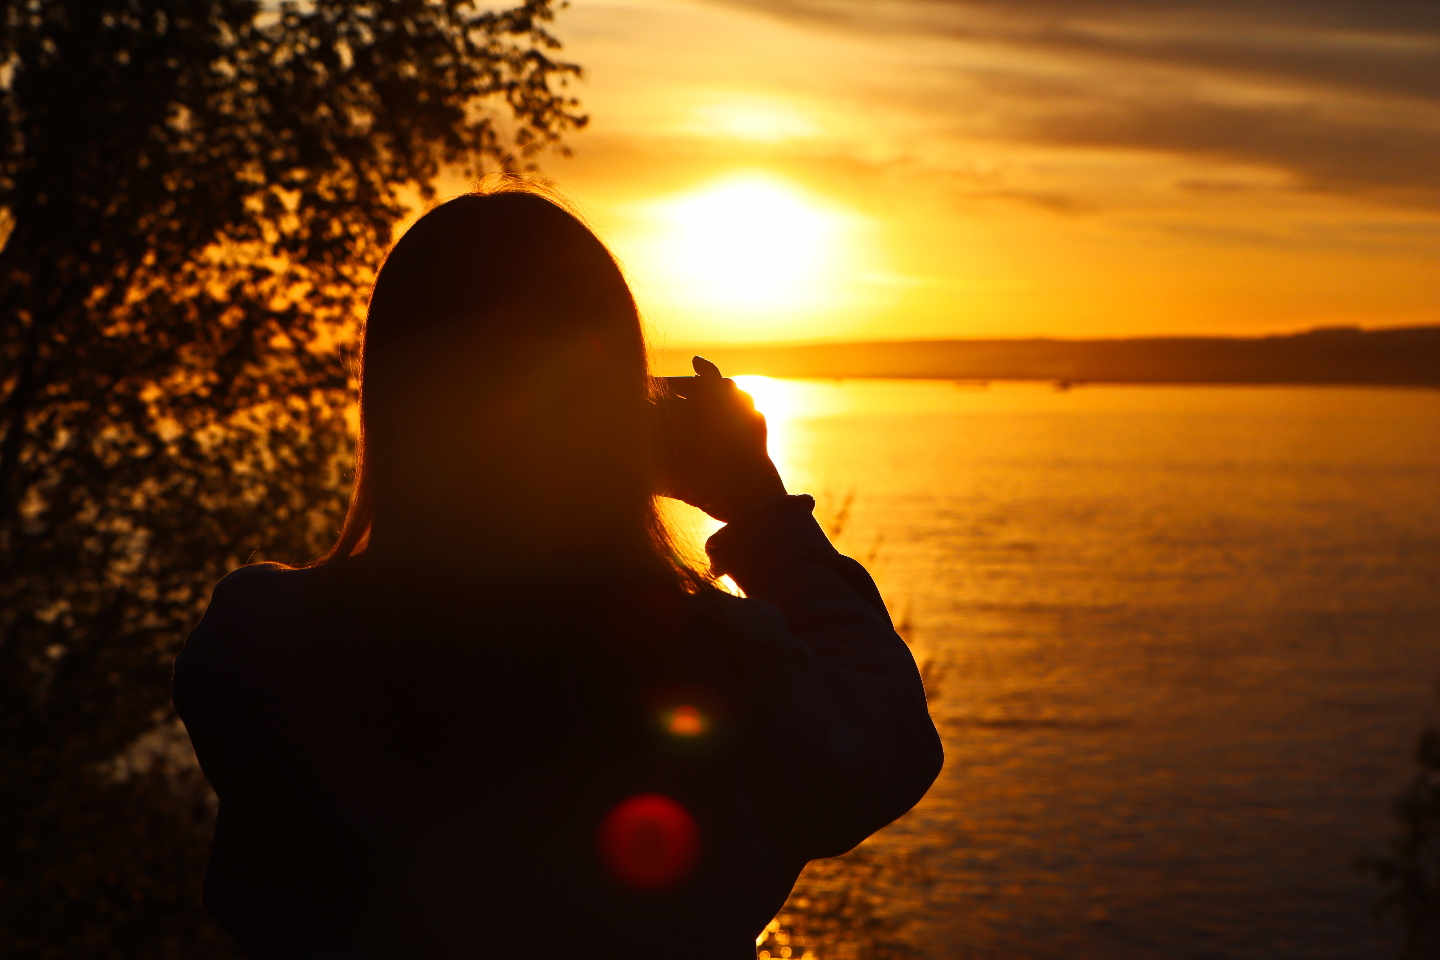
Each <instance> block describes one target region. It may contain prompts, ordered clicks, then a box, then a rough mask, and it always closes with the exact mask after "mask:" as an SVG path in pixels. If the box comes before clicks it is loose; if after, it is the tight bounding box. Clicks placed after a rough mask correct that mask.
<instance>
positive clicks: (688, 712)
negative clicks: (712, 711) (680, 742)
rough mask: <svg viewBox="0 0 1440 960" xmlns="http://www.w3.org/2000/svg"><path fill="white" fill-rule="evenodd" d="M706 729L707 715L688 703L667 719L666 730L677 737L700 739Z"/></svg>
mask: <svg viewBox="0 0 1440 960" xmlns="http://www.w3.org/2000/svg"><path fill="white" fill-rule="evenodd" d="M705 727H706V723H705V715H704V714H702V713H701V712H700V711H699V710H698V709H696V708H695V707H692V706H690V704H688V703H682V704H680V706H678V707H676V708H675V709H674V710H671V711H670V714H669V716H667V717H666V718H665V729H666V730H669V731H670V732H671V733H673V734H675V736H677V737H698V736H700V734H702V733H704V732H705Z"/></svg>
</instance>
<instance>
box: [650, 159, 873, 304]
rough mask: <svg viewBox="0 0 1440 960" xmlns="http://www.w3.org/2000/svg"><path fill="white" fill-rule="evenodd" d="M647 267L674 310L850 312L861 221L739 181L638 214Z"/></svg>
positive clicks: (774, 187) (748, 177)
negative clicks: (645, 234)
mask: <svg viewBox="0 0 1440 960" xmlns="http://www.w3.org/2000/svg"><path fill="white" fill-rule="evenodd" d="M639 208H640V209H639V212H641V213H642V214H644V215H645V217H646V219H648V220H650V221H651V227H652V230H651V235H650V242H649V243H648V244H647V245H646V246H647V253H648V255H647V256H646V257H645V258H644V259H645V261H646V263H645V264H644V265H645V266H648V267H649V268H650V269H651V271H653V272H654V273H655V274H656V275H657V276H656V279H657V280H658V282H659V284H660V285H661V286H662V287H663V288H664V290H665V292H666V293H667V294H668V295H669V296H670V297H672V298H673V299H674V300H675V301H676V302H677V304H680V305H683V306H684V307H686V308H688V309H690V310H695V311H700V312H704V313H707V314H709V315H711V316H716V315H722V316H728V317H734V318H770V319H774V318H775V317H777V316H779V315H789V316H793V315H795V314H803V313H814V312H816V311H818V310H824V309H827V308H834V307H838V306H845V305H848V303H849V300H850V296H849V289H848V286H847V281H848V279H849V276H850V274H851V273H852V272H853V267H854V264H855V263H856V260H857V241H858V234H860V233H861V232H863V229H864V228H865V227H866V226H867V221H866V218H864V217H862V216H861V215H859V214H857V213H853V212H850V211H846V210H843V209H839V208H837V207H835V206H833V205H830V204H827V203H826V202H825V201H823V200H820V199H818V198H815V197H814V196H812V195H811V194H810V193H809V192H808V191H806V190H804V189H803V188H801V187H799V186H797V185H795V184H792V183H790V182H787V181H785V180H783V179H781V178H779V177H775V176H771V175H768V174H762V173H742V174H734V175H731V176H728V177H724V178H722V179H719V180H715V181H711V182H710V183H708V184H705V185H703V186H701V187H699V188H697V189H695V190H692V191H689V192H686V193H683V194H679V195H677V196H673V197H666V198H661V199H659V200H655V201H650V202H648V203H645V204H641V205H639Z"/></svg>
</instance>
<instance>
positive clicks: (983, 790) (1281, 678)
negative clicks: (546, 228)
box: [697, 378, 1440, 960]
mask: <svg viewBox="0 0 1440 960" xmlns="http://www.w3.org/2000/svg"><path fill="white" fill-rule="evenodd" d="M743 379H744V380H745V381H746V385H747V386H748V387H749V388H751V389H752V391H753V392H754V393H755V394H756V396H757V400H758V402H759V404H760V406H761V407H762V409H765V410H766V411H767V413H768V415H769V417H770V421H771V425H772V450H773V452H774V453H775V455H776V458H777V460H778V461H779V462H780V464H781V467H782V470H783V472H784V473H785V475H786V478H787V480H788V481H789V483H790V487H791V489H792V490H795V491H808V492H811V493H814V494H815V495H816V496H817V498H818V500H819V501H820V510H819V513H820V515H821V516H822V518H823V519H824V520H825V521H826V522H827V523H828V524H830V525H832V526H833V527H835V528H836V529H837V531H838V537H837V542H838V543H839V545H840V547H841V549H842V550H844V551H846V552H847V553H850V554H851V555H852V556H855V557H857V558H859V559H861V560H862V561H866V562H867V563H868V565H869V566H870V567H871V569H872V571H873V572H874V573H875V576H876V579H877V581H878V582H879V584H880V586H881V589H882V591H883V592H884V594H885V596H886V598H887V601H888V602H889V604H890V605H891V608H892V611H893V612H894V613H895V614H896V616H897V619H903V620H906V621H908V623H909V624H910V628H911V629H910V634H911V638H912V639H913V641H914V643H915V646H916V649H917V651H918V652H920V654H921V655H922V656H927V657H933V658H935V659H937V661H938V662H940V663H942V664H943V665H944V666H945V667H946V673H945V675H944V678H943V683H942V685H941V689H940V693H939V696H938V697H936V698H935V699H934V702H933V703H932V709H933V712H934V714H935V716H936V719H937V722H938V723H939V725H940V728H941V733H942V735H943V737H944V740H945V745H946V755H947V761H946V766H945V770H944V772H943V773H942V775H941V778H940V780H939V781H938V782H937V784H936V785H935V787H934V789H932V791H931V792H930V795H929V796H928V797H927V798H926V799H925V801H924V802H923V803H922V804H921V805H920V806H919V807H918V808H917V809H916V810H915V811H913V812H912V813H911V814H910V815H909V816H907V817H906V818H905V819H903V820H902V821H900V822H899V823H897V824H895V825H893V826H892V827H891V828H889V829H888V830H886V831H885V832H883V833H882V834H880V835H879V836H878V837H877V838H876V839H875V840H874V841H873V843H875V844H877V845H879V846H880V847H882V848H910V849H915V850H919V851H923V857H924V859H925V862H926V863H927V864H928V866H929V872H930V875H931V877H932V879H933V882H931V883H926V884H922V883H917V882H914V881H913V878H912V877H909V876H908V875H907V876H906V877H903V878H901V879H898V880H897V881H896V882H895V884H894V889H893V890H889V891H887V894H888V896H887V898H886V899H887V901H888V902H889V903H891V904H893V905H894V907H895V909H896V910H897V911H898V912H899V913H900V914H903V915H904V916H907V917H909V918H910V920H911V922H910V925H909V926H908V927H907V928H906V933H905V936H906V938H907V939H908V940H909V941H910V942H911V943H913V944H914V945H916V946H918V947H921V948H922V949H924V950H925V951H926V952H927V953H928V954H929V955H931V956H933V957H936V958H942V957H943V958H950V957H955V958H962V957H963V958H1006V960H1028V958H1051V957H1054V958H1062V957H1063V958H1067V960H1088V958H1095V960H1101V958H1104V960H1129V958H1136V960H1138V958H1147V960H1148V958H1157V960H1158V958H1252V957H1253V958H1266V960H1276V958H1326V960H1341V958H1346V960H1349V958H1357V960H1358V958H1381V957H1392V956H1394V955H1395V946H1396V943H1397V940H1396V938H1395V935H1394V933H1393V932H1386V931H1384V930H1379V929H1376V928H1375V926H1374V925H1373V924H1372V922H1371V920H1370V915H1369V906H1370V903H1371V902H1372V901H1373V899H1374V895H1375V886H1374V883H1373V881H1371V880H1370V879H1369V878H1367V877H1365V876H1362V875H1359V874H1358V873H1357V872H1356V871H1355V870H1354V868H1353V866H1352V862H1353V860H1354V859H1355V858H1356V857H1357V856H1360V855H1373V854H1378V853H1381V852H1383V848H1384V844H1385V841H1386V839H1387V837H1388V836H1389V834H1390V832H1391V830H1392V822H1391V819H1390V812H1389V800H1390V797H1391V796H1393V795H1394V794H1395V793H1396V792H1398V790H1399V789H1400V787H1401V786H1402V785H1403V783H1404V782H1405V780H1406V779H1407V777H1408V776H1409V775H1410V772H1411V770H1410V766H1409V752H1410V750H1411V747H1412V744H1413V742H1414V739H1415V735H1416V733H1417V732H1418V730H1419V728H1420V726H1421V725H1422V724H1423V722H1424V721H1425V718H1426V716H1427V714H1428V712H1429V711H1430V706H1431V703H1432V702H1433V698H1432V688H1433V685H1434V683H1435V682H1436V681H1437V680H1440V587H1437V585H1440V392H1436V391H1422V390H1413V391H1408V390H1376V389H1350V388H1314V389H1312V388H1295V387H1279V388H1246V387H1164V386H1162V387H1156V386H1145V387H1124V386H1105V387H1100V386H1096V387H1081V388H1076V389H1072V390H1069V391H1059V390H1056V389H1054V388H1053V387H1051V386H1049V385H1041V384H996V385H991V386H988V387H982V386H977V385H967V384H952V383H949V382H937V381H845V382H838V383H832V382H823V381H785V380H766V379H764V378H743ZM697 532H703V531H700V530H697ZM822 960H823V958H822Z"/></svg>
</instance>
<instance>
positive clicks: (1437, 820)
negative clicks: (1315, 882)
mask: <svg viewBox="0 0 1440 960" xmlns="http://www.w3.org/2000/svg"><path fill="white" fill-rule="evenodd" d="M1435 693H1436V696H1437V698H1440V685H1437V687H1436V688H1435ZM1415 762H1416V765H1417V766H1418V767H1419V769H1418V770H1417V771H1416V773H1415V777H1414V779H1412V780H1411V781H1410V783H1409V784H1408V785H1407V786H1406V787H1405V789H1404V790H1403V791H1402V792H1401V793H1400V795H1399V796H1398V797H1396V798H1395V802H1394V804H1393V807H1394V811H1395V819H1396V821H1397V822H1398V825H1399V827H1400V831H1399V833H1398V835H1397V836H1396V837H1395V838H1394V839H1392V840H1391V841H1390V855H1389V856H1387V857H1367V858H1364V859H1361V860H1360V861H1359V863H1358V866H1359V867H1360V868H1361V869H1362V870H1365V871H1367V872H1370V873H1372V874H1374V875H1375V877H1376V879H1378V880H1379V881H1380V883H1381V884H1382V886H1383V888H1384V893H1383V895H1382V896H1381V897H1380V900H1379V902H1378V903H1377V904H1376V914H1377V917H1380V918H1383V917H1387V916H1391V915H1398V916H1399V918H1400V920H1401V922H1402V923H1403V924H1404V927H1405V950H1404V953H1405V955H1406V956H1412V957H1435V956H1440V724H1437V723H1431V724H1429V725H1427V726H1426V727H1425V728H1424V729H1423V730H1421V731H1420V737H1419V739H1418V741H1417V742H1416V744H1415Z"/></svg>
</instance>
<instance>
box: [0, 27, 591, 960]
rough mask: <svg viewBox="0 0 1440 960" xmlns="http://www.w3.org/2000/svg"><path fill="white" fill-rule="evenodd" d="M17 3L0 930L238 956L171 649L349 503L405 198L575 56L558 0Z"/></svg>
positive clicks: (38, 941)
mask: <svg viewBox="0 0 1440 960" xmlns="http://www.w3.org/2000/svg"><path fill="white" fill-rule="evenodd" d="M0 2H3V20H0V122H3V124H4V128H3V135H0V208H3V210H0V217H3V223H0V230H4V229H7V228H8V238H6V239H5V241H4V248H3V252H0V259H3V268H4V269H3V271H0V941H3V942H4V943H5V944H6V947H7V949H6V954H7V956H17V957H19V956H35V957H39V956H56V957H62V956H63V957H66V958H73V957H102V956H104V957H110V956H114V957H127V958H131V957H181V956H185V957H195V956H200V955H207V954H212V955H213V954H222V955H223V954H224V953H225V952H226V951H228V950H230V949H231V948H230V947H229V946H228V945H227V941H224V939H223V937H222V936H221V935H219V934H218V933H217V932H216V931H215V930H214V928H213V927H211V926H209V925H208V924H207V922H206V921H205V920H204V919H203V916H202V915H201V913H200V911H199V907H198V887H199V876H200V870H201V869H202V868H203V863H204V852H205V848H206V846H207V845H208V833H209V828H210V818H211V807H210V805H209V802H208V793H207V792H206V790H205V789H204V784H203V781H202V780H201V779H200V778H199V776H198V774H197V773H196V771H195V770H194V769H193V765H187V762H186V759H187V757H188V756H189V754H188V747H187V746H186V745H185V741H184V740H183V733H179V732H178V728H177V727H176V726H175V722H174V719H173V715H172V714H171V712H170V708H169V673H170V663H171V660H172V659H173V657H174V654H175V652H176V650H177V649H178V646H179V644H180V642H181V641H182V640H183V638H184V635H185V633H186V632H187V630H188V629H189V627H190V626H191V625H192V624H193V622H194V621H195V619H196V618H197V617H198V615H199V613H200V612H201V611H202V610H203V608H204V605H205V603H206V601H207V599H208V595H209V589H210V586H211V585H212V584H213V583H214V581H215V580H216V579H217V578H218V577H219V576H220V575H222V574H223V573H224V572H225V571H226V570H227V569H229V568H232V567H234V566H237V565H239V564H241V563H244V562H246V561H247V560H248V559H250V558H252V557H259V556H264V557H269V558H273V559H282V560H292V561H293V560H299V559H304V558H306V557H308V556H311V555H313V554H314V553H315V552H317V551H318V550H319V549H320V548H321V547H322V545H323V544H324V542H325V541H326V539H327V537H329V536H331V535H332V534H333V532H334V530H335V528H336V527H337V525H338V521H339V517H340V515H341V514H342V512H343V506H344V502H345V498H346V495H347V493H348V491H347V488H346V483H347V478H346V477H345V476H344V473H343V470H344V464H345V462H346V460H347V458H348V455H349V452H350V449H351V437H350V432H349V430H348V429H347V426H346V420H345V413H346V407H347V402H348V399H349V386H350V384H349V383H348V377H347V371H346V367H345V365H344V364H343V363H342V350H343V348H344V347H345V346H346V345H347V344H349V343H351V342H353V337H354V334H355V330H356V318H357V317H358V315H359V313H358V311H359V308H360V306H361V305H362V304H363V297H364V294H365V292H366V291H367V289H368V285H369V282H370V280H371V277H372V276H373V273H374V270H375V269H376V267H377V265H378V263H379V260H380V258H381V256H382V255H383V252H384V250H385V248H386V247H387V245H388V243H389V241H390V237H391V231H392V229H393V227H394V225H395V223H396V222H397V220H398V219H399V218H400V217H401V216H402V215H403V213H404V212H405V206H404V203H403V200H404V198H405V197H406V196H407V195H412V196H414V195H418V196H420V197H422V198H428V197H429V196H430V190H431V187H430V185H431V183H432V182H433V180H434V179H435V177H436V175H437V174H438V173H439V172H440V171H441V170H442V169H446V168H459V169H461V170H463V171H466V172H467V173H469V174H471V175H478V174H479V173H480V172H481V171H482V170H490V169H496V168H509V169H513V168H515V167H518V166H522V165H525V164H527V163H529V162H532V161H533V158H534V157H535V156H536V155H537V154H538V152H539V151H540V150H542V149H543V148H545V147H548V146H552V145H558V143H559V140H560V138H561V136H562V135H563V134H564V133H566V132H567V131H568V130H571V129H575V128H578V127H580V126H582V125H583V124H584V122H585V118H584V117H582V116H580V115H579V114H578V113H577V112H576V111H577V105H576V102H575V100H574V99H573V98H571V97H569V96H567V95H566V93H565V90H564V87H565V84H566V82H567V80H569V79H570V78H572V77H576V76H578V75H579V68H578V67H576V66H575V65H573V64H569V63H564V62H558V61H556V60H554V59H552V54H553V53H554V51H555V50H556V49H557V48H558V43H557V42H556V41H555V40H554V38H553V37H552V36H551V35H550V34H549V33H548V32H547V30H546V25H547V24H548V22H549V21H550V19H551V16H552V8H551V3H550V0H527V2H521V3H520V4H519V5H518V6H515V7H514V8H513V9H508V10H503V11H491V12H484V11H482V10H480V9H477V8H476V7H475V6H472V5H471V4H470V3H466V2H459V0H307V2H304V3H281V4H278V5H277V4H274V3H261V2H257V0H84V2H81V0H74V2H60V0H0ZM407 191H408V192H410V193H409V194H407ZM177 737H178V739H177Z"/></svg>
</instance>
